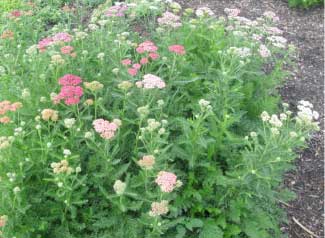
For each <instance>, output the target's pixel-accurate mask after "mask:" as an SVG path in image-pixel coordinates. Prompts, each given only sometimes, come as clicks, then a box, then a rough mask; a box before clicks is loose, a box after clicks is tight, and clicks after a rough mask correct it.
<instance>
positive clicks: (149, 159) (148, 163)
mask: <svg viewBox="0 0 325 238" xmlns="http://www.w3.org/2000/svg"><path fill="white" fill-rule="evenodd" d="M155 161H156V159H155V156H153V155H145V156H143V157H142V159H141V160H139V161H138V165H139V166H140V167H141V168H143V169H147V170H150V169H152V168H153V166H154V164H155Z"/></svg>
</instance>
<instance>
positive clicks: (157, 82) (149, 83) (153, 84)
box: [135, 74, 166, 89]
mask: <svg viewBox="0 0 325 238" xmlns="http://www.w3.org/2000/svg"><path fill="white" fill-rule="evenodd" d="M135 84H136V85H137V87H138V88H146V89H153V88H159V89H162V88H165V87H166V83H165V82H164V81H163V80H162V79H161V78H159V77H158V76H156V75H153V74H146V75H144V76H143V80H142V81H138V82H136V83H135Z"/></svg>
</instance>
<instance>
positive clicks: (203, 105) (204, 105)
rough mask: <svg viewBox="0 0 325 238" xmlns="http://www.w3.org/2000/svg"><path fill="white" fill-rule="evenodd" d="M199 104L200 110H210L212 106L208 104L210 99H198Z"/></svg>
mask: <svg viewBox="0 0 325 238" xmlns="http://www.w3.org/2000/svg"><path fill="white" fill-rule="evenodd" d="M199 105H200V108H201V110H202V111H211V110H212V106H211V105H210V101H207V100H205V99H200V100H199Z"/></svg>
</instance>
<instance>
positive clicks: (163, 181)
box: [155, 171, 177, 193]
mask: <svg viewBox="0 0 325 238" xmlns="http://www.w3.org/2000/svg"><path fill="white" fill-rule="evenodd" d="M155 182H156V183H157V184H158V186H159V187H160V189H161V191H163V192H165V193H170V192H172V191H173V190H174V189H175V187H176V185H177V176H176V175H175V174H173V173H170V172H166V171H160V172H159V173H158V176H157V178H156V180H155Z"/></svg>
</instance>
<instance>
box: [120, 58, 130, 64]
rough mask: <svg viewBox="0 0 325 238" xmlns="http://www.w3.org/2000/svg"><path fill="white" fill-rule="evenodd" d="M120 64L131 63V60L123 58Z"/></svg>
mask: <svg viewBox="0 0 325 238" xmlns="http://www.w3.org/2000/svg"><path fill="white" fill-rule="evenodd" d="M121 64H123V65H131V64H132V61H131V60H130V59H124V60H122V61H121Z"/></svg>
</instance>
